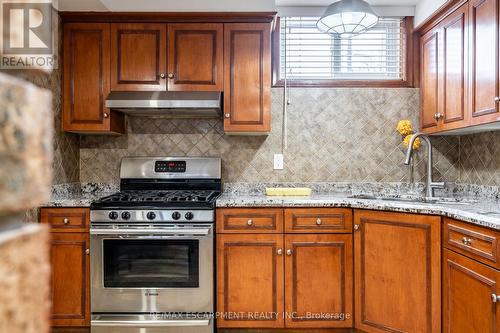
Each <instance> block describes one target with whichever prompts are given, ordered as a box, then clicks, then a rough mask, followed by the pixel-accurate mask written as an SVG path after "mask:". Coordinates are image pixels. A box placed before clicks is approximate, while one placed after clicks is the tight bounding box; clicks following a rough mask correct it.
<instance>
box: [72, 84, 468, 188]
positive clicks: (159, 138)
mask: <svg viewBox="0 0 500 333" xmlns="http://www.w3.org/2000/svg"><path fill="white" fill-rule="evenodd" d="M289 97H290V101H291V104H290V105H289V107H288V111H287V118H286V119H287V135H286V138H287V146H286V148H285V151H284V156H285V168H284V170H273V154H275V153H280V152H281V149H282V119H283V111H282V109H283V90H282V89H280V88H273V90H272V131H271V133H270V134H269V135H268V136H257V137H248V136H228V135H225V134H224V131H223V124H222V121H221V120H189V119H161V118H142V117H131V118H130V119H129V125H128V126H129V131H128V134H127V135H124V136H120V137H109V136H105V137H104V136H82V137H81V140H80V181H81V182H117V181H118V180H119V164H120V160H121V158H122V157H124V156H154V155H157V156H166V155H173V156H186V155H193V156H220V157H221V158H222V160H223V180H224V181H226V182H254V183H255V182H269V181H273V182H310V181H329V182H353V181H355V182H362V181H364V182H366V181H370V182H378V181H380V182H400V181H408V180H409V172H408V168H407V167H406V166H404V165H403V160H404V153H405V149H404V147H403V145H402V143H401V137H400V136H399V134H398V133H397V132H396V130H395V126H396V123H397V122H398V120H400V119H410V120H412V121H413V123H414V125H415V126H418V122H417V119H418V114H419V90H418V89H410V88H401V89H346V88H340V89H326V88H315V89H300V88H292V89H290V93H289ZM433 140H434V144H435V147H436V150H435V153H434V155H435V165H434V167H435V172H436V175H437V178H438V179H446V180H447V181H458V180H459V169H458V166H459V139H458V138H453V137H440V138H436V139H433ZM417 155H418V156H417V157H416V159H415V172H414V175H415V176H414V177H415V180H417V181H418V180H422V179H423V176H424V174H425V160H426V157H425V156H424V153H423V151H421V152H419V153H418V154H417Z"/></svg>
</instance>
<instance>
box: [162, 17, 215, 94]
mask: <svg viewBox="0 0 500 333" xmlns="http://www.w3.org/2000/svg"><path fill="white" fill-rule="evenodd" d="M223 44H224V25H223V24H221V23H199V24H194V23H178V24H169V25H168V74H167V76H168V78H169V79H168V90H170V91H223V90H224V85H223V83H224V71H223V58H222V57H223V50H224V45H223Z"/></svg>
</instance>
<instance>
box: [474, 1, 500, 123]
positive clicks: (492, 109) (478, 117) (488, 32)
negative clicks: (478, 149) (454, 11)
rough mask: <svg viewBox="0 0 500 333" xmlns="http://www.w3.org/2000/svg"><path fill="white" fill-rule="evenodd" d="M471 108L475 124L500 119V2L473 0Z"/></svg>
mask: <svg viewBox="0 0 500 333" xmlns="http://www.w3.org/2000/svg"><path fill="white" fill-rule="evenodd" d="M469 8H470V30H471V35H470V36H471V37H470V38H471V41H470V54H471V65H470V72H471V73H470V77H471V80H470V94H471V102H470V111H471V114H472V124H473V125H477V124H482V123H486V122H491V121H497V120H500V117H499V107H498V102H499V100H498V97H499V96H500V91H499V83H500V82H499V70H500V68H499V58H498V52H499V47H500V46H499V43H498V41H499V29H500V26H499V22H498V15H499V1H498V0H470V1H469Z"/></svg>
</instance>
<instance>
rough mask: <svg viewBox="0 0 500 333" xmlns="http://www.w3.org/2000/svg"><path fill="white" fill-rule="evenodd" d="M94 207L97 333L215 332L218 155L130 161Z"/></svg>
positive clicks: (94, 322)
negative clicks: (112, 190)
mask: <svg viewBox="0 0 500 333" xmlns="http://www.w3.org/2000/svg"><path fill="white" fill-rule="evenodd" d="M120 178H121V184H120V192H118V193H115V194H113V195H111V196H108V197H105V198H102V199H100V200H98V201H96V202H93V203H92V205H91V207H90V209H91V210H90V221H91V227H90V236H91V239H90V246H91V279H90V280H91V311H92V321H91V332H92V333H111V332H120V333H160V332H162V333H205V332H206V333H208V332H213V330H214V328H213V318H212V316H211V314H212V313H213V310H214V281H213V279H214V277H213V276H214V272H213V261H214V255H213V244H214V240H213V237H214V236H213V235H214V230H213V228H214V220H215V209H214V207H215V200H216V199H217V197H218V196H219V195H220V193H221V161H220V159H218V158H185V157H184V158H175V157H159V158H142V157H140V158H139V157H136V158H125V159H123V161H122V164H121V170H120Z"/></svg>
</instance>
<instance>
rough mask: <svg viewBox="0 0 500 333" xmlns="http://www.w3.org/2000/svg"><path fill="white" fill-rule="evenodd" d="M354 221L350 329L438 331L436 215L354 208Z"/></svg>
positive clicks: (437, 238) (439, 261)
mask: <svg viewBox="0 0 500 333" xmlns="http://www.w3.org/2000/svg"><path fill="white" fill-rule="evenodd" d="M354 223H355V229H357V231H355V232H354V263H355V268H354V276H355V290H356V291H357V292H356V297H355V305H354V308H355V311H356V312H355V326H356V328H358V329H360V330H362V331H365V332H368V333H372V332H412V333H429V332H440V331H441V255H440V236H441V235H440V224H441V218H440V217H437V216H423V215H413V214H400V213H387V212H376V211H359V210H356V211H355V212H354Z"/></svg>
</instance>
